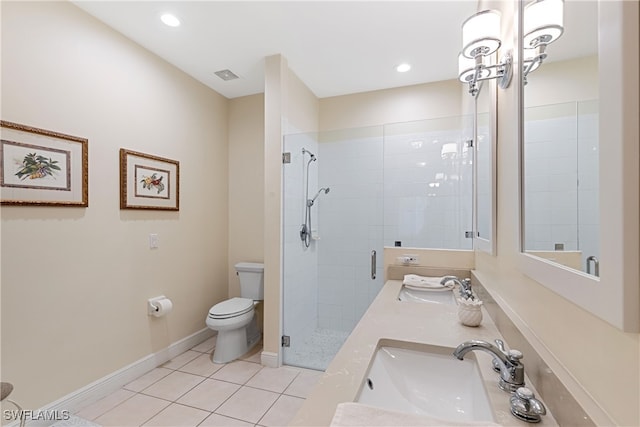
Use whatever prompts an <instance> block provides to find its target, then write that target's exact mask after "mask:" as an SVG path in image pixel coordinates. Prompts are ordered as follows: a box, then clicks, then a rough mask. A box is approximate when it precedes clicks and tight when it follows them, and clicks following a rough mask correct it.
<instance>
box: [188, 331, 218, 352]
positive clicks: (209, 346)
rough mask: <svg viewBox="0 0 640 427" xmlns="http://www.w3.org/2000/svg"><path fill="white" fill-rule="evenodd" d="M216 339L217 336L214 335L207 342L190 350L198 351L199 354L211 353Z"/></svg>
mask: <svg viewBox="0 0 640 427" xmlns="http://www.w3.org/2000/svg"><path fill="white" fill-rule="evenodd" d="M216 338H218V336H217V335H214V336H212V337H211V338H209V339H208V340H206V341H203V342H201V343H200V344H198V345H197V346H195V347H193V348H192V349H191V350H193V351H198V352H200V353H211V352H212V351H213V349H214V348H215V346H216Z"/></svg>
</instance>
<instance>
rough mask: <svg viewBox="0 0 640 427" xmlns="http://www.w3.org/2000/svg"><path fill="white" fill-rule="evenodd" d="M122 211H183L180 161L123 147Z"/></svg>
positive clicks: (121, 176) (121, 159)
mask: <svg viewBox="0 0 640 427" xmlns="http://www.w3.org/2000/svg"><path fill="white" fill-rule="evenodd" d="M120 209H148V210H168V211H178V210H180V162H178V161H177V160H171V159H166V158H163V157H158V156H154V155H151V154H145V153H139V152H137V151H132V150H127V149H125V148H121V149H120Z"/></svg>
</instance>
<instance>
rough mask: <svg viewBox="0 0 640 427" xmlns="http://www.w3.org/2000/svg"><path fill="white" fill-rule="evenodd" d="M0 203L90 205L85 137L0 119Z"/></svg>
mask: <svg viewBox="0 0 640 427" xmlns="http://www.w3.org/2000/svg"><path fill="white" fill-rule="evenodd" d="M0 133H1V138H0V140H1V142H0V203H1V204H3V205H18V206H63V207H87V206H89V154H88V144H89V142H88V140H87V139H86V138H81V137H77V136H71V135H66V134H63V133H59V132H54V131H50V130H45V129H40V128H36V127H32V126H27V125H22V124H19V123H13V122H8V121H5V120H2V121H0Z"/></svg>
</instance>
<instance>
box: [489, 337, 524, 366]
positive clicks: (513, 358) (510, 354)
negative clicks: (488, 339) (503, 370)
mask: <svg viewBox="0 0 640 427" xmlns="http://www.w3.org/2000/svg"><path fill="white" fill-rule="evenodd" d="M495 343H496V346H497V347H498V348H499V349H500V351H501V352H502V354H504V355H505V357H506V358H507V359H509V361H510V362H512V363H513V364H517V363H519V361H520V359H522V358H523V357H524V355H523V354H522V352H521V351H519V350H507V349H506V347H505V346H504V341H502V340H501V339H496V340H495ZM491 365H492V366H493V370H494V371H496V372H500V361H499V360H498V358H497V357H494V358H493V360H492V361H491Z"/></svg>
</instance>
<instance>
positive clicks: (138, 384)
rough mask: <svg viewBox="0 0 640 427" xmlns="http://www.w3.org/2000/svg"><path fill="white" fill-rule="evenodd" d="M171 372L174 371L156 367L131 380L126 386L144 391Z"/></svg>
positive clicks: (132, 389)
mask: <svg viewBox="0 0 640 427" xmlns="http://www.w3.org/2000/svg"><path fill="white" fill-rule="evenodd" d="M171 372H173V371H172V370H171V369H166V368H155V369H154V370H152V371H149V372H147V373H146V374H144V375H143V376H141V377H138V378H137V379H135V380H133V381H131V382H130V383H129V384H127V385H125V386H124V388H125V389H127V390H131V391H142V390H144V389H145V388H147V387H149V386H150V385H151V384H153V383H155V382H156V381H159V380H161V379H162V378H164V377H166V376H167V375H169V374H170V373H171Z"/></svg>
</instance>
